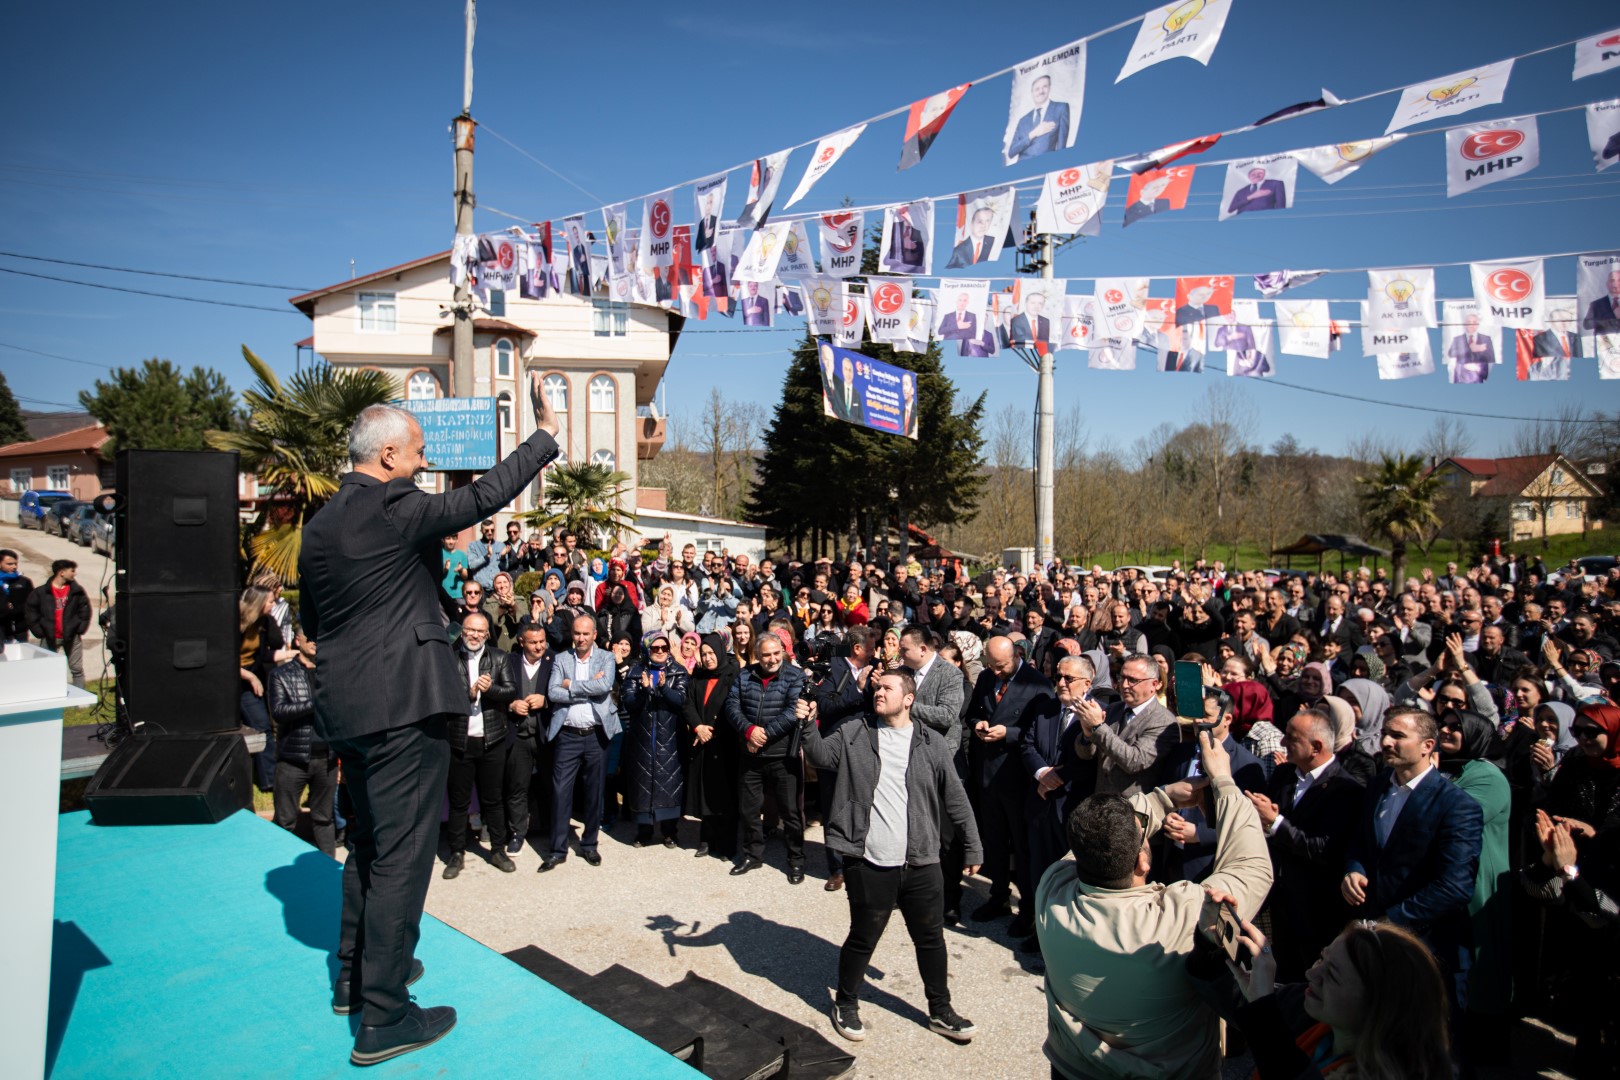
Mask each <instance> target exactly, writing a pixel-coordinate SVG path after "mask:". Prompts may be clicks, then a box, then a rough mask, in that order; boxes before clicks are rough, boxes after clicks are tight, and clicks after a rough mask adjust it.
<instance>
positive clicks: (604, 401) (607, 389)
mask: <svg viewBox="0 0 1620 1080" xmlns="http://www.w3.org/2000/svg"><path fill="white" fill-rule="evenodd" d="M590 391H591V412H609V413H610V412H612V411H613V410H614V408H615V407H616V405H615V402H614V397H615V394H614V391H615V387H614V384H613V376H611V375H598V376H597V377H596V378H594V379H592V380H591V386H590Z"/></svg>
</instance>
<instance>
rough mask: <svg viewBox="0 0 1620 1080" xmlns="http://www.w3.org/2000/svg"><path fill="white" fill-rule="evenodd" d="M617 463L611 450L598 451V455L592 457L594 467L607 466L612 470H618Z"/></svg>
mask: <svg viewBox="0 0 1620 1080" xmlns="http://www.w3.org/2000/svg"><path fill="white" fill-rule="evenodd" d="M616 461H617V459H616V458H615V457H614V456H613V451H611V450H598V451H597V452H596V453H594V454H592V455H591V464H592V465H605V466H607V467H608V468H610V469H616V468H618V465H617V464H616Z"/></svg>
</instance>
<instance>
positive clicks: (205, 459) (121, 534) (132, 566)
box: [115, 450, 241, 595]
mask: <svg viewBox="0 0 1620 1080" xmlns="http://www.w3.org/2000/svg"><path fill="white" fill-rule="evenodd" d="M236 477H237V456H236V455H235V454H226V453H220V452H218V451H212V450H121V451H119V454H118V462H117V482H118V496H119V498H120V500H121V505H120V506H118V508H117V510H116V512H115V514H116V528H117V532H116V536H117V547H118V553H117V563H118V586H119V587H118V592H119V594H120V595H126V594H129V593H141V592H145V593H193V592H231V591H234V590H235V589H236V588H237V587H238V574H239V571H238V550H239V548H240V546H241V536H240V526H239V525H238V520H239V518H238V514H237V498H236Z"/></svg>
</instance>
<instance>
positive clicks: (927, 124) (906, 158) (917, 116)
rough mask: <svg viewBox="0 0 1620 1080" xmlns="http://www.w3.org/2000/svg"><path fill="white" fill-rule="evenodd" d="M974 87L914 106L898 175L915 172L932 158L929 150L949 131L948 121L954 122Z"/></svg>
mask: <svg viewBox="0 0 1620 1080" xmlns="http://www.w3.org/2000/svg"><path fill="white" fill-rule="evenodd" d="M972 85H973V84H972V83H963V84H962V85H961V86H953V87H952V88H951V89H949V90H943V91H941V92H940V93H937V94H933V95H930V96H929V97H925V98H923V99H922V100H921V101H914V102H912V103H911V110H910V111H909V112H907V113H906V138H905V142H903V143H902V144H901V146H900V164H899V166H898V167H897V170H896V171H899V170H900V169H909V168H911V167H912V166H913V165H915V164H917V162H919V161H921V160H922V159H923V158H924V157H925V156H926V155H927V154H928V148H929V147H931V146H933V145H934V140H935V139H937V138H939V133H940V132H941V131H943V130H944V129H945V121H947V120H949V119H950V118H951V110H952V109H954V108H956V103H957V102H959V101H961V100H962V95H963V94H965V93H967V92H968V87H970V86H972Z"/></svg>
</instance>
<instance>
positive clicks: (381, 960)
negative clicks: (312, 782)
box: [333, 716, 450, 1025]
mask: <svg viewBox="0 0 1620 1080" xmlns="http://www.w3.org/2000/svg"><path fill="white" fill-rule="evenodd" d="M444 725H445V717H443V716H430V717H428V718H427V719H426V720H420V721H418V722H417V723H414V724H410V725H407V726H405V727H397V728H390V729H388V730H387V731H379V732H374V733H372V734H369V735H360V736H357V737H355V738H353V739H343V740H339V741H336V742H334V743H333V747H334V748H335V749H336V750H337V752H338V757H340V758H341V759H342V761H343V777H344V784H345V786H347V787H348V789H349V797H350V798H351V799H353V801H354V817H352V818H351V819H349V843H350V846H351V848H352V850H351V851H350V853H349V859H348V861H347V862H346V863H344V864H343V916H342V921H341V922H340V924H339V930H338V963H339V965H340V968H339V973H338V981H339V982H344V981H348V982H349V983H350V985H351V986H352V987H353V988H354V989H353V991H351V992H352V993H353V994H354V1000H355V1001H357V1002H364V1005H363V1007H362V1009H361V1012H360V1022H361V1023H362V1024H371V1025H377V1024H392V1023H394V1022H395V1021H396V1020H398V1019H400V1018H401V1017H402V1016H404V1015H405V1007H406V1006H407V1005H408V1004H410V1000H411V997H410V994H409V993H407V992H406V990H405V979H406V977H407V976H408V975H409V974H410V970H411V960H412V958H413V957H414V956H415V955H416V942H417V938H418V937H420V935H421V928H422V905H423V903H424V902H425V901H426V900H427V890H428V881H429V879H430V878H431V877H432V873H433V857H434V853H435V851H436V849H437V848H438V840H439V803H440V800H441V799H443V798H444V784H445V778H446V777H447V776H448V774H449V771H450V743H449V742H448V741H447V740H446V738H445V733H444Z"/></svg>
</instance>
